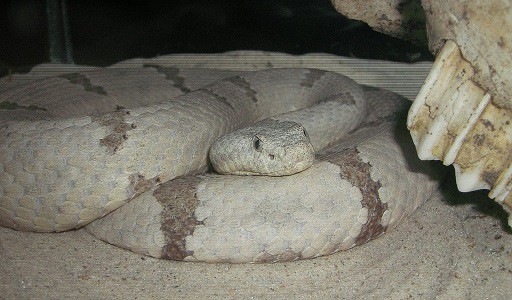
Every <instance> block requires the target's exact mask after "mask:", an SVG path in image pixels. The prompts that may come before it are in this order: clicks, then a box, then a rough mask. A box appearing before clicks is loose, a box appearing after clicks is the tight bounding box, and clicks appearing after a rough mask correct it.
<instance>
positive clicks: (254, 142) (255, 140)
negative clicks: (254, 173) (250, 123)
mask: <svg viewBox="0 0 512 300" xmlns="http://www.w3.org/2000/svg"><path fill="white" fill-rule="evenodd" d="M262 143H263V142H262V141H261V139H260V138H259V137H258V136H256V135H255V136H254V137H253V139H252V146H253V147H254V149H256V151H258V152H259V151H261V144H262Z"/></svg>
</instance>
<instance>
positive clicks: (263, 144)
mask: <svg viewBox="0 0 512 300" xmlns="http://www.w3.org/2000/svg"><path fill="white" fill-rule="evenodd" d="M314 159H315V152H314V149H313V146H312V145H311V142H310V140H309V136H308V134H307V131H306V129H305V128H304V127H303V126H302V125H300V124H298V123H295V122H291V121H278V120H274V119H267V120H264V121H261V122H259V123H256V124H254V125H252V126H250V127H245V128H242V129H239V130H236V131H233V132H230V133H228V134H226V135H224V136H222V137H220V138H219V139H218V140H217V141H216V142H215V143H214V144H213V146H212V147H211V149H210V161H211V162H212V164H213V167H214V168H215V170H216V171H217V172H218V173H220V174H233V175H267V176H284V175H291V174H295V173H298V172H302V171H303V170H305V169H307V168H309V167H310V166H311V165H312V164H313V161H314Z"/></svg>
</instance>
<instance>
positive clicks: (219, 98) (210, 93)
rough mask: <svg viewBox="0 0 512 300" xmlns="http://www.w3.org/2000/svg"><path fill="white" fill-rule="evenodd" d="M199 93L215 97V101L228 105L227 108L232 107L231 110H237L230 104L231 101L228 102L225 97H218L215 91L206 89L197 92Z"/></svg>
mask: <svg viewBox="0 0 512 300" xmlns="http://www.w3.org/2000/svg"><path fill="white" fill-rule="evenodd" d="M197 91H201V92H203V93H205V94H208V95H210V96H213V97H214V98H215V99H217V100H218V101H220V102H222V103H224V104H226V105H227V106H229V107H231V109H233V110H234V109H235V107H234V106H233V104H231V102H229V100H228V99H226V97H223V96H221V95H218V94H217V93H215V92H214V91H212V90H209V89H206V88H202V89H199V90H197Z"/></svg>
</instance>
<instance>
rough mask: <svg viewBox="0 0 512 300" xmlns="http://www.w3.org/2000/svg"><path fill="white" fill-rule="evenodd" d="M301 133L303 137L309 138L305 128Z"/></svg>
mask: <svg viewBox="0 0 512 300" xmlns="http://www.w3.org/2000/svg"><path fill="white" fill-rule="evenodd" d="M302 132H303V133H304V136H305V137H307V138H308V137H309V134H308V132H307V131H306V128H302Z"/></svg>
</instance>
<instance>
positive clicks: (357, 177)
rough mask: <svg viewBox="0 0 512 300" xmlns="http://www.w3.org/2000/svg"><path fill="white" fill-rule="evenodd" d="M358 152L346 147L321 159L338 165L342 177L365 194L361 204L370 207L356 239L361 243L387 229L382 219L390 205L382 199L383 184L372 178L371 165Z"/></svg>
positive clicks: (356, 241) (356, 242)
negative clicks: (380, 193)
mask: <svg viewBox="0 0 512 300" xmlns="http://www.w3.org/2000/svg"><path fill="white" fill-rule="evenodd" d="M358 154H359V151H358V150H357V149H356V148H352V149H346V150H345V151H343V152H342V153H331V154H327V155H326V156H325V157H323V158H321V159H322V160H326V161H328V162H330V163H333V164H336V165H338V166H339V167H340V171H341V173H340V175H341V177H342V178H343V179H346V180H348V181H349V182H350V183H351V184H352V185H353V186H356V187H358V188H359V190H360V191H361V194H362V195H363V199H362V200H361V204H362V206H363V207H365V208H367V209H368V220H367V222H366V223H365V224H364V225H363V226H362V228H361V232H360V234H359V236H357V238H356V239H355V244H356V245H361V244H363V243H366V242H367V241H369V240H371V239H373V238H376V237H378V236H379V235H381V234H383V233H384V232H385V231H386V229H387V226H382V224H381V220H382V215H383V214H384V212H385V211H386V210H387V208H388V205H387V203H384V202H382V201H381V200H380V197H379V189H380V187H381V184H380V182H379V181H374V180H373V179H372V178H371V176H370V168H371V165H370V164H369V163H366V162H363V161H362V160H361V158H359V155H358Z"/></svg>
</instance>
